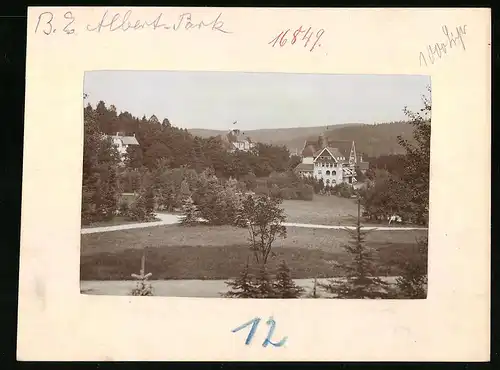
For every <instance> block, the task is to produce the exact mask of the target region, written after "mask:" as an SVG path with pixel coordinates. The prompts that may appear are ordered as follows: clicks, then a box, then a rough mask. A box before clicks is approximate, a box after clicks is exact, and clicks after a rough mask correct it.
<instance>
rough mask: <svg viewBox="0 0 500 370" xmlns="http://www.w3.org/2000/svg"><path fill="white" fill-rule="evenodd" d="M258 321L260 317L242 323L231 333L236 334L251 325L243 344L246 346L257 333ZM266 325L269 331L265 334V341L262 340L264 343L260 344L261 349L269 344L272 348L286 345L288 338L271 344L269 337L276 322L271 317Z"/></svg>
mask: <svg viewBox="0 0 500 370" xmlns="http://www.w3.org/2000/svg"><path fill="white" fill-rule="evenodd" d="M260 320H261V319H260V317H256V318H254V319H252V320H250V321H248V322H246V323H244V324H243V325H240V326H238V327H237V328H235V329H233V330H232V332H233V333H236V332H237V331H240V330H242V329H244V328H246V327H247V326H250V325H252V327H251V328H250V332H249V333H248V336H247V339H246V340H245V344H246V345H247V346H248V345H250V343H251V342H252V339H253V336H254V335H255V332H256V331H257V327H258V326H259V323H260ZM266 324H267V325H268V326H269V330H268V332H267V337H266V339H265V340H264V342H262V347H267V346H268V345H269V344H270V345H272V346H274V347H281V346H283V345H284V344H285V343H286V341H287V339H288V337H284V338H282V339H281V340H280V341H279V342H273V341H272V340H271V337H272V336H273V334H274V329H275V328H276V321H274V319H273V318H272V317H270V318H269V319H268V320H267V322H266Z"/></svg>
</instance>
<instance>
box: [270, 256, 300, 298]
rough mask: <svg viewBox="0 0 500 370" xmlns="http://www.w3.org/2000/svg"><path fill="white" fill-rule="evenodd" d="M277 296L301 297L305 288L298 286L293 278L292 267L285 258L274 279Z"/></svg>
mask: <svg viewBox="0 0 500 370" xmlns="http://www.w3.org/2000/svg"><path fill="white" fill-rule="evenodd" d="M273 285H274V291H275V293H276V298H299V297H300V296H301V294H302V293H303V292H304V289H303V288H301V287H299V286H297V285H296V284H295V282H294V281H293V280H292V277H291V274H290V269H289V268H288V265H287V264H286V262H285V260H282V261H281V263H280V265H279V266H278V270H277V272H276V278H275V281H274V284H273Z"/></svg>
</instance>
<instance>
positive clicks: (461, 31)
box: [418, 25, 467, 67]
mask: <svg viewBox="0 0 500 370" xmlns="http://www.w3.org/2000/svg"><path fill="white" fill-rule="evenodd" d="M442 31H443V33H444V35H445V36H446V41H445V42H438V43H436V44H432V45H428V46H427V47H426V49H425V51H426V54H427V56H426V54H424V52H422V51H421V52H420V54H419V57H418V58H419V62H420V66H421V67H422V66H423V65H425V66H427V62H428V61H429V62H430V63H431V64H434V63H435V61H436V60H437V59H441V58H442V57H443V56H444V55H446V54H448V49H452V48H454V47H460V46H461V47H462V49H463V50H466V48H465V42H464V38H463V36H465V35H466V34H467V25H463V26H457V27H455V33H453V32H450V31H449V30H448V27H447V26H443V27H442Z"/></svg>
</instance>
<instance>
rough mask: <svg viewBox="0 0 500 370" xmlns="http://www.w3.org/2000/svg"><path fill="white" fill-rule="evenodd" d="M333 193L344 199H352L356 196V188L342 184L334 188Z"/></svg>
mask: <svg viewBox="0 0 500 370" xmlns="http://www.w3.org/2000/svg"><path fill="white" fill-rule="evenodd" d="M333 192H334V193H335V194H336V195H338V196H339V197H342V198H350V197H351V196H353V195H354V188H353V187H352V186H351V185H349V184H346V183H340V184H337V185H335V186H334V187H333Z"/></svg>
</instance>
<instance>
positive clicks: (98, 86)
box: [84, 71, 431, 130]
mask: <svg viewBox="0 0 500 370" xmlns="http://www.w3.org/2000/svg"><path fill="white" fill-rule="evenodd" d="M430 83H431V81H430V77H429V76H420V75H341V74H338V75H335V74H292V73H248V72H167V71H92V72H86V74H85V79H84V92H85V93H87V94H88V99H87V100H88V102H90V103H91V104H92V105H93V106H94V107H95V105H96V104H97V102H99V101H100V100H103V101H104V102H105V103H106V106H110V105H114V106H115V107H116V109H117V111H118V112H120V111H128V112H130V113H131V114H132V115H134V116H138V117H140V118H141V117H142V116H143V115H146V117H148V118H149V117H150V116H151V115H153V114H154V115H156V117H157V118H158V119H159V120H160V122H161V121H162V120H163V119H164V118H168V119H169V121H170V122H171V123H172V125H174V126H177V127H181V128H187V129H190V128H205V129H214V130H228V129H231V128H234V125H233V122H235V121H237V128H239V129H245V130H252V129H262V128H285V127H303V126H327V125H335V124H341V123H368V124H371V123H377V122H390V121H398V120H404V119H405V115H404V113H403V108H404V107H405V106H408V107H409V108H410V109H412V110H416V109H419V108H421V107H422V100H421V97H422V95H424V94H427V86H429V85H430Z"/></svg>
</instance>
